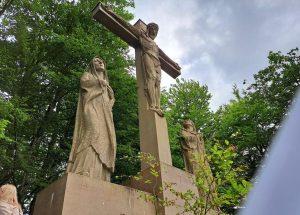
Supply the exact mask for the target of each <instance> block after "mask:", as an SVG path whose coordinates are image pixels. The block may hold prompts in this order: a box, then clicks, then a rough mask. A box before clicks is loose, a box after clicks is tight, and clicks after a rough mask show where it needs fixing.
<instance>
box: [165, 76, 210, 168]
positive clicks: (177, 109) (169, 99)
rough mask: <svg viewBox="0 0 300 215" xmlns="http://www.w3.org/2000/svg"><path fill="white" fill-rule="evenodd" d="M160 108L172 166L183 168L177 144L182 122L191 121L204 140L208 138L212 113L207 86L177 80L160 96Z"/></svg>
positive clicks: (179, 148)
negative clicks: (164, 116) (166, 124)
mask: <svg viewBox="0 0 300 215" xmlns="http://www.w3.org/2000/svg"><path fill="white" fill-rule="evenodd" d="M162 95H163V96H162V97H163V98H162V107H163V109H164V111H165V115H166V118H167V122H168V129H169V138H170V145H171V151H172V158H173V165H174V166H176V167H179V168H183V166H184V164H183V159H182V153H181V146H180V143H179V142H178V140H179V135H180V131H181V128H182V122H183V120H184V119H191V120H192V121H193V122H194V123H195V126H196V127H197V128H199V129H200V130H201V132H203V135H204V138H208V137H209V136H210V133H211V132H210V131H211V130H210V125H211V124H212V111H211V110H210V109H209V102H210V99H211V94H210V93H209V91H208V88H207V86H201V85H200V84H199V82H197V81H194V80H185V79H177V80H176V83H175V84H173V85H172V86H171V87H170V88H169V90H167V91H166V90H165V91H164V92H163V94H162Z"/></svg>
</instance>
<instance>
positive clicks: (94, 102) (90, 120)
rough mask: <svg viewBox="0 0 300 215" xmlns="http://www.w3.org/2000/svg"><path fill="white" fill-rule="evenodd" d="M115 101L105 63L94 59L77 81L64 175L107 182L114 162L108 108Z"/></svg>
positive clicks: (110, 118) (113, 138)
mask: <svg viewBox="0 0 300 215" xmlns="http://www.w3.org/2000/svg"><path fill="white" fill-rule="evenodd" d="M114 102H115V98H114V92H113V90H112V88H111V87H110V85H109V81H108V75H107V71H106V69H105V62H104V61H103V60H102V59H101V58H99V57H94V58H93V59H92V61H91V62H90V64H89V66H88V68H87V70H86V71H85V72H84V73H83V75H82V76H81V78H80V93H79V99H78V106H77V112H76V123H75V129H74V134H73V144H72V150H71V153H70V157H69V162H68V167H67V172H74V173H77V174H80V175H85V176H88V177H91V178H95V179H100V180H105V181H110V175H111V173H112V172H113V171H114V167H115V158H116V134H115V127H114V122H113V115H112V107H113V105H114Z"/></svg>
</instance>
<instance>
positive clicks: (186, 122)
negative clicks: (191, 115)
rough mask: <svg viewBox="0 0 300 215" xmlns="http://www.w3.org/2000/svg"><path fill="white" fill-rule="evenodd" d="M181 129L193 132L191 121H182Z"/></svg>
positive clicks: (193, 126) (193, 127)
mask: <svg viewBox="0 0 300 215" xmlns="http://www.w3.org/2000/svg"><path fill="white" fill-rule="evenodd" d="M183 127H184V128H185V129H187V130H192V131H195V125H194V123H193V121H192V120H190V119H186V120H184V121H183Z"/></svg>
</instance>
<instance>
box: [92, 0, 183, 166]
mask: <svg viewBox="0 0 300 215" xmlns="http://www.w3.org/2000/svg"><path fill="white" fill-rule="evenodd" d="M93 18H94V19H95V20H97V21H98V22H100V23H101V24H102V25H104V26H105V27H106V28H107V29H109V30H110V31H111V32H113V33H114V34H116V35H117V36H119V37H120V38H121V39H122V40H124V41H125V42H126V43H127V44H129V45H130V46H132V47H134V48H135V63H136V76H137V82H138V105H139V133H140V150H141V152H143V153H150V154H151V155H152V156H154V157H155V158H156V159H157V161H159V162H163V163H165V164H168V165H172V158H171V151H170V145H169V136H168V128H167V122H166V119H165V118H164V117H163V112H162V110H161V108H160V79H161V69H162V70H164V71H165V72H166V73H168V74H169V75H170V76H172V77H173V78H176V77H178V76H179V75H180V67H179V66H178V64H177V63H175V62H174V61H172V60H171V59H170V58H169V57H168V56H167V55H166V54H165V53H164V52H163V51H162V50H161V49H160V48H159V47H158V46H157V44H156V43H155V42H154V39H155V37H156V35H157V32H158V25H157V24H155V23H149V24H148V25H146V24H145V23H144V22H143V21H142V20H138V21H137V22H136V23H135V24H134V25H131V24H130V23H128V22H126V21H125V20H124V19H123V18H122V17H120V16H118V15H117V14H115V13H114V12H113V11H112V10H110V9H109V8H108V7H106V6H104V5H102V4H101V3H99V4H98V5H97V6H96V7H95V8H94V9H93ZM141 168H142V170H143V169H145V168H147V164H144V163H143V162H142V167H141Z"/></svg>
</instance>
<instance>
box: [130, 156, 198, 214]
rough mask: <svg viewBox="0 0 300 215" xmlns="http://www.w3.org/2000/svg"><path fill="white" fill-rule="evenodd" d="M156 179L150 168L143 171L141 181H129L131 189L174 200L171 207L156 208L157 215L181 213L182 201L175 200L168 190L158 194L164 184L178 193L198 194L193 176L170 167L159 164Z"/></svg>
mask: <svg viewBox="0 0 300 215" xmlns="http://www.w3.org/2000/svg"><path fill="white" fill-rule="evenodd" d="M157 171H158V172H159V176H158V177H154V176H153V175H152V174H151V173H150V168H147V169H144V170H143V171H142V172H141V175H142V179H141V180H135V179H134V178H132V179H131V181H130V185H129V186H131V187H132V188H135V189H139V190H143V191H146V192H149V193H153V194H154V193H155V194H158V196H159V197H160V198H161V199H168V200H174V201H175V203H174V205H173V206H166V207H158V208H157V212H158V214H159V215H174V214H177V213H180V212H182V211H183V204H184V201H183V200H181V199H179V198H177V197H176V196H175V195H174V194H173V193H172V192H171V191H170V190H169V189H166V190H164V191H163V192H160V191H159V190H160V188H165V187H166V186H165V185H166V183H172V184H173V185H172V188H174V189H175V190H176V191H178V192H186V191H188V190H191V191H192V192H193V193H195V194H196V195H197V194H198V190H197V187H196V186H195V183H194V180H195V178H194V175H192V174H190V173H188V172H185V171H183V170H181V169H178V168H176V167H173V166H171V165H168V164H165V163H163V162H160V165H159V166H158V168H157ZM145 180H150V181H151V183H148V182H147V183H145ZM186 214H187V215H188V213H186Z"/></svg>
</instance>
